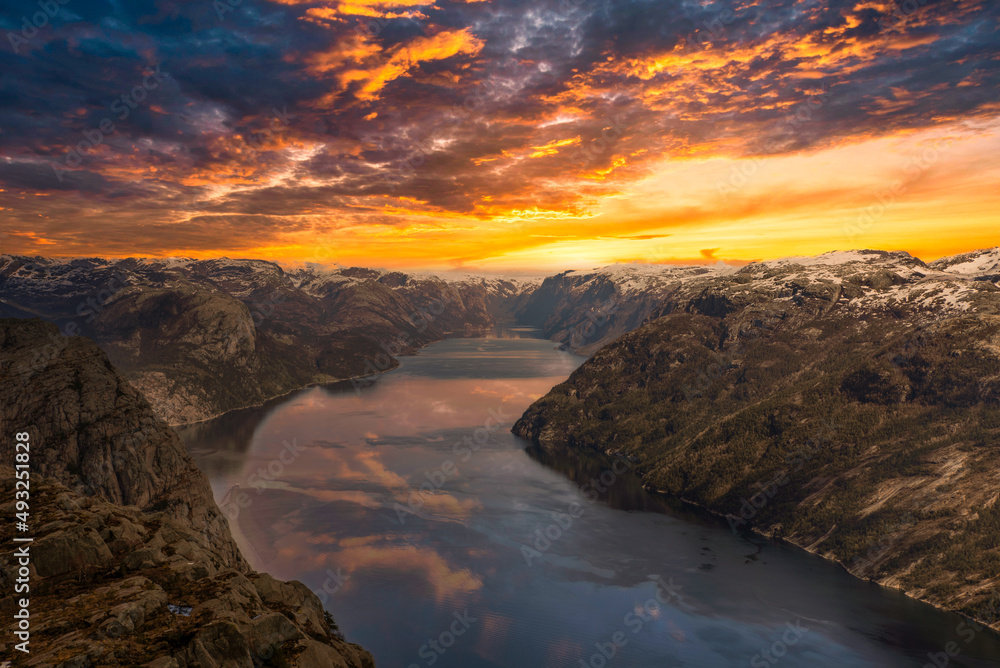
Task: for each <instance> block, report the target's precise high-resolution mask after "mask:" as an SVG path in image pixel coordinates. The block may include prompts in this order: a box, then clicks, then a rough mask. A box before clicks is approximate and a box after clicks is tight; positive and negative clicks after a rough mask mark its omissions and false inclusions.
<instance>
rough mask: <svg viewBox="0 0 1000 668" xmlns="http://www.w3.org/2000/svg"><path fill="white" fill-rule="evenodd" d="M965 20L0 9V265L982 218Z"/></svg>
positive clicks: (543, 249)
mask: <svg viewBox="0 0 1000 668" xmlns="http://www.w3.org/2000/svg"><path fill="white" fill-rule="evenodd" d="M998 18H1000V3H996V2H990V1H988V0H905V1H904V2H893V1H889V0H822V1H818V0H817V1H813V0H755V1H744V0H735V1H730V0H719V1H716V2H698V1H687V0H685V1H682V2H674V1H671V0H653V1H649V2H646V1H629V0H531V1H530V2H529V1H520V0H478V1H477V0H469V1H462V0H437V1H436V2H427V1H426V0H196V1H194V2H172V1H170V0H162V1H156V2H145V1H142V0H114V1H111V2H101V1H90V0H30V1H29V0H23V1H22V0H0V34H2V38H0V246H2V251H3V252H5V253H19V254H28V255H44V256H105V257H127V256H158V257H165V256H183V257H196V258H209V257H218V256H228V257H257V258H264V259H271V260H277V261H279V262H284V263H289V264H294V263H297V262H319V263H326V264H345V265H368V266H383V267H398V268H414V269H418V268H424V269H439V270H448V269H455V270H482V271H524V270H546V271H547V270H556V269H566V268H578V267H590V266H597V265H601V264H609V263H613V262H622V261H642V262H671V263H674V262H680V263H699V262H711V263H714V262H718V261H719V260H723V261H727V262H741V261H743V262H745V261H750V260H756V259H770V258H775V257H782V256H789V255H811V254H818V253H822V252H826V251H830V250H836V249H840V250H843V249H851V248H880V249H887V250H906V251H909V252H910V253H912V254H913V255H916V256H918V257H921V258H923V259H925V260H930V259H934V258H937V257H940V256H943V255H950V254H954V253H959V252H964V251H968V250H973V249H976V248H983V247H991V246H994V245H997V243H998V236H1000V235H998V234H997V230H998V227H1000V226H998V221H1000V213H998V212H1000V188H998V187H997V186H998V184H1000V160H998V158H997V156H998V155H1000V21H998Z"/></svg>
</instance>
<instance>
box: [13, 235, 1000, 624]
mask: <svg viewBox="0 0 1000 668" xmlns="http://www.w3.org/2000/svg"><path fill="white" fill-rule="evenodd" d="M0 316H7V317H11V318H21V319H24V318H35V317H40V318H43V319H45V320H48V321H50V322H51V323H53V324H54V326H51V325H50V326H46V327H44V328H40V329H37V330H35V336H36V338H39V340H38V341H36V342H35V346H34V347H33V350H32V351H31V353H30V354H27V353H24V354H21V355H19V357H18V359H17V364H16V368H14V367H11V369H12V370H11V371H10V372H11V373H15V374H16V375H17V377H18V378H22V379H23V381H24V382H28V383H30V382H32V379H33V378H36V377H38V378H41V377H44V375H45V374H46V373H48V372H49V367H50V366H51V364H52V361H53V360H65V359H66V355H68V354H69V352H68V351H76V350H77V348H78V347H79V345H80V344H79V343H77V342H78V341H82V340H83V339H80V338H78V337H74V336H65V335H66V334H70V335H74V334H83V335H85V336H88V337H91V338H92V339H93V340H94V341H95V342H96V343H97V345H98V346H99V347H100V349H99V350H98V348H97V347H95V346H92V345H91V347H90V348H89V351H90V352H89V353H88V355H90V356H92V357H95V358H98V357H99V355H103V354H106V355H107V358H108V360H107V362H102V364H106V366H108V368H109V369H113V368H118V369H120V370H121V374H122V377H124V378H125V379H127V381H128V383H127V384H128V385H129V386H130V387H131V388H134V389H135V390H137V391H138V393H140V394H141V395H142V396H143V398H144V400H146V401H148V402H149V405H150V410H151V415H152V414H155V415H156V416H157V417H159V418H162V419H163V420H165V421H167V422H169V423H171V424H181V423H188V422H193V421H198V420H203V419H206V418H208V417H212V416H214V415H217V414H220V413H222V412H225V411H227V410H231V409H233V408H238V407H242V406H246V405H250V404H255V403H260V402H263V401H265V400H267V399H268V398H270V397H273V396H275V395H278V394H282V393H284V392H288V391H290V390H292V389H295V388H298V387H301V386H303V385H306V384H310V383H323V382H327V381H332V380H335V379H344V378H358V377H365V376H370V375H373V374H376V373H379V372H382V371H385V370H388V369H390V368H393V367H394V366H396V365H397V364H398V361H397V357H398V356H399V355H405V354H410V353H413V352H415V351H416V350H418V349H419V348H420V347H421V346H423V345H426V344H428V343H430V342H433V341H436V340H439V339H442V338H444V337H447V336H455V335H483V334H487V333H489V332H492V331H493V330H494V328H495V327H496V326H497V325H498V324H502V323H509V324H518V325H530V326H534V327H537V328H539V330H540V331H541V333H542V334H543V335H544V336H546V337H548V338H550V339H552V340H553V341H555V342H557V343H558V344H559V345H561V346H563V347H566V348H569V349H573V350H576V351H578V352H583V353H587V354H590V357H589V359H588V360H587V361H586V362H585V363H584V364H583V365H582V366H581V367H580V368H579V369H578V370H577V371H576V372H574V373H573V374H572V375H571V377H570V378H569V379H568V380H567V381H565V382H564V383H562V384H560V385H558V386H556V387H555V388H553V389H552V390H551V391H550V392H549V393H548V394H547V395H546V396H544V397H542V398H541V399H539V400H538V401H537V402H535V403H534V404H533V405H532V406H531V407H530V408H529V409H528V410H527V412H526V413H525V414H524V416H522V417H521V419H520V420H519V421H518V422H517V424H516V425H515V427H514V432H515V433H516V434H517V435H519V436H521V437H523V438H525V439H527V440H530V441H533V442H535V443H537V444H539V445H540V446H542V447H543V448H546V449H551V450H557V449H558V450H560V451H562V450H565V449H569V450H577V451H579V450H581V449H585V450H588V451H590V450H593V451H598V452H603V453H614V454H619V455H625V456H627V457H628V458H629V459H630V460H632V461H634V462H636V466H637V470H638V472H639V473H640V475H641V476H642V479H643V481H644V484H645V486H646V487H647V488H648V489H650V490H652V491H655V492H660V493H664V494H668V495H670V496H673V497H676V498H679V499H682V500H685V501H687V502H690V503H693V504H696V505H699V506H701V507H703V508H706V509H708V510H709V511H711V512H713V513H716V514H718V515H719V516H721V517H724V518H726V519H727V521H728V522H729V524H730V526H731V527H732V528H733V530H734V531H755V532H758V533H760V534H763V535H765V536H770V537H774V538H781V539H784V540H787V541H789V542H791V543H794V544H796V545H799V546H801V547H803V548H804V549H807V550H809V551H811V552H814V553H816V554H819V555H822V556H823V557H826V558H828V559H833V560H836V561H838V562H839V563H841V564H843V565H844V567H845V568H847V569H848V570H849V571H850V572H852V573H853V574H855V575H857V576H858V577H862V578H867V579H871V580H874V581H877V582H879V583H881V584H883V585H886V586H891V587H896V588H899V589H901V590H903V591H904V592H906V593H907V594H908V595H910V596H913V597H915V598H919V599H921V600H924V601H928V602H930V603H933V604H935V605H938V606H941V607H943V608H946V609H950V610H956V611H960V612H962V613H963V614H966V615H968V616H970V617H973V618H976V619H978V620H980V621H984V622H986V623H988V624H990V625H993V626H994V627H995V628H1000V626H998V614H1000V592H998V591H997V590H996V589H995V587H996V586H997V585H1000V505H998V504H997V500H998V498H1000V492H998V491H997V490H1000V449H998V445H997V444H998V437H1000V248H992V249H984V250H980V251H975V252H972V253H965V254H962V255H958V256H954V257H948V258H942V259H940V260H937V261H934V262H930V263H925V262H923V261H921V260H920V259H918V258H915V257H912V256H910V255H909V254H907V253H905V252H899V251H894V252H893V251H878V250H859V251H835V252H830V253H826V254H823V255H819V256H815V257H796V258H784V259H780V260H772V261H765V262H756V263H752V264H748V265H746V266H743V267H734V266H730V265H725V264H721V263H720V264H716V265H712V266H666V265H642V264H627V265H614V266H610V267H604V268H599V269H594V270H590V271H568V272H563V273H560V274H557V275H555V276H549V277H546V278H544V279H534V280H533V279H517V280H514V279H504V278H495V277H483V276H463V277H449V278H446V279H443V278H439V277H434V276H428V275H413V274H405V273H401V272H392V271H383V270H375V269H364V268H336V269H324V268H320V267H315V266H307V267H304V268H298V269H287V270H286V269H283V268H282V267H280V266H278V265H277V264H274V263H270V262H265V261H260V260H227V259H220V260H205V261H197V260H180V259H173V260H150V259H145V260H144V259H125V260H100V259H78V260H53V259H45V258H26V257H15V256H0ZM38 326H39V327H40V324H38ZM57 328H58V329H57ZM43 335H44V336H43ZM42 339H44V340H42ZM74 354H75V355H77V357H79V356H80V355H79V354H77V353H74ZM84 357H85V356H84ZM81 359H83V358H81ZM115 373H117V372H115ZM65 431H66V434H69V433H70V432H71V431H72V429H71V428H69V427H67V428H66V430H65ZM130 447H131V446H130ZM78 459H79V458H78ZM84 459H85V458H84ZM140 459H141V458H140ZM80 461H83V460H80ZM78 466H83V464H79V465H78ZM88 466H90V465H88ZM115 466H117V465H115ZM52 467H53V468H52V469H51V470H49V469H46V471H45V472H43V473H45V474H46V475H52V476H53V477H54V478H55V479H56V480H58V481H60V482H61V483H62V484H66V481H67V480H69V482H73V481H74V480H76V478H73V477H72V476H73V475H76V473H75V470H69V469H66V470H63V469H60V468H59V465H57V464H56V463H53V464H52ZM113 468H114V466H113ZM80 470H84V469H83V468H81V469H80ZM86 470H93V469H92V467H91V468H88V469H86ZM67 476H69V477H68V478H67ZM100 489H103V490H104V491H103V492H100V493H101V494H104V495H105V496H107V497H108V499H109V500H110V501H112V502H118V503H134V501H128V500H127V499H126V497H125V496H124V492H121V493H119V492H115V491H114V488H113V486H110V487H108V488H107V489H104V488H103V487H102V488H100ZM99 491H100V490H99ZM81 493H94V490H93V489H91V490H83V491H82V492H81ZM116 494H117V496H116ZM150 494H151V492H146V493H145V496H142V495H140V497H138V498H142V499H145V498H146V497H149V498H152V496H150ZM230 557H232V555H230ZM233 558H234V557H233ZM232 565H233V567H237V566H239V564H238V563H236V562H233V564H232Z"/></svg>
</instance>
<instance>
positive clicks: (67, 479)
mask: <svg viewBox="0 0 1000 668" xmlns="http://www.w3.org/2000/svg"><path fill="white" fill-rule="evenodd" d="M0 377H2V379H3V384H2V386H0V398H2V408H0V416H2V420H0V422H2V423H3V424H4V425H5V426H6V425H10V426H11V427H12V428H14V429H16V430H17V431H26V432H28V433H29V434H30V441H29V442H30V444H31V459H30V470H31V481H30V482H31V516H30V526H31V530H30V535H32V536H33V537H34V543H32V544H31V546H30V550H31V590H30V600H31V612H32V618H31V619H32V627H31V628H32V635H31V654H30V655H24V656H21V655H20V653H17V654H18V658H19V659H20V661H21V663H20V664H18V665H25V666H56V665H68V666H79V667H87V666H154V667H157V668H196V667H197V668H209V667H222V666H226V667H233V668H235V667H240V668H251V667H252V666H260V665H287V666H301V667H309V668H320V667H325V666H331V665H340V666H347V667H351V668H354V667H357V668H364V667H370V666H373V665H374V664H373V661H372V658H371V655H370V654H368V653H367V652H365V651H364V650H363V649H361V648H360V647H358V646H356V645H351V644H350V643H347V642H344V641H343V640H342V639H341V638H340V637H339V634H338V633H337V632H336V630H335V626H331V624H332V621H331V620H329V618H328V617H327V616H326V615H325V614H324V610H323V607H322V605H321V603H320V601H319V599H318V598H317V597H316V596H315V595H314V594H313V593H312V592H311V591H309V589H308V588H306V587H305V586H304V585H302V584H301V583H297V582H293V583H285V582H280V581H278V580H275V579H274V578H271V577H270V576H267V575H265V574H259V573H255V572H253V571H252V570H251V569H250V568H249V566H248V565H247V563H246V561H245V560H244V559H243V557H242V555H241V554H240V552H239V549H238V547H237V546H236V543H235V542H234V541H233V539H232V537H231V535H230V533H229V525H228V522H227V521H226V519H225V517H224V516H223V514H222V512H221V511H220V510H219V508H218V506H216V504H215V502H214V500H213V497H212V492H211V488H210V486H209V484H208V480H207V478H206V477H205V476H204V475H203V474H202V473H201V472H200V471H199V470H198V469H197V467H195V465H194V463H193V462H192V461H191V459H190V458H189V457H188V455H187V452H186V451H185V449H184V446H183V444H182V443H181V442H180V440H179V439H178V438H177V435H176V434H175V433H174V432H173V431H172V430H171V429H170V428H169V427H167V426H166V425H165V424H164V423H163V422H162V421H161V420H160V419H159V418H157V417H156V416H155V415H154V414H153V412H152V410H151V409H150V407H149V404H148V403H147V402H146V400H145V399H143V397H142V396H141V395H139V393H138V392H137V391H136V390H135V389H134V388H133V387H132V386H131V385H130V384H129V382H128V381H127V380H126V379H125V378H124V377H123V376H122V375H121V374H119V373H118V372H117V371H116V370H115V368H114V367H113V366H112V365H111V363H110V362H109V361H108V359H107V357H106V356H105V355H104V353H103V352H101V350H100V349H99V348H98V347H97V346H96V345H95V344H94V343H93V342H92V341H90V340H88V339H84V338H78V337H73V338H67V337H62V336H59V335H58V334H57V330H56V328H55V326H54V325H51V324H48V323H43V322H41V321H37V320H0ZM9 463H10V462H9V461H5V462H2V463H0V481H2V482H0V509H2V510H3V511H4V512H5V513H7V516H8V517H11V516H13V513H14V512H15V504H14V472H13V470H12V469H11V468H10V466H9ZM3 531H4V532H6V533H7V535H4V536H0V539H2V541H3V545H5V546H10V545H12V544H13V543H12V542H11V540H10V538H11V536H10V535H9V532H10V531H11V527H10V523H6V524H5V525H4V527H3ZM16 569H17V560H16V559H15V557H14V554H13V549H10V550H6V551H5V552H2V553H0V587H2V591H3V595H5V596H7V598H4V599H0V608H2V609H3V611H4V613H5V615H6V613H7V611H10V610H12V609H13V608H14V600H13V596H12V595H11V592H13V591H14V581H15V578H16ZM257 583H259V587H258V584H257ZM168 604H173V605H176V606H183V607H185V608H191V612H190V615H188V616H185V615H178V614H175V611H171V610H170V609H168V607H167V606H168ZM8 618H9V617H8ZM11 637H12V636H11V634H9V633H5V634H4V638H3V640H0V656H4V657H6V656H12V655H14V654H15V651H14V649H13V647H12V645H11V644H6V645H4V643H10V639H11Z"/></svg>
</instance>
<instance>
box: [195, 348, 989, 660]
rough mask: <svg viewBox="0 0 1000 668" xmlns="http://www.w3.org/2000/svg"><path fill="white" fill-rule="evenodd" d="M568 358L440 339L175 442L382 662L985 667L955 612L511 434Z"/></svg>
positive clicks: (274, 565) (261, 544) (980, 635)
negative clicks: (370, 373)
mask: <svg viewBox="0 0 1000 668" xmlns="http://www.w3.org/2000/svg"><path fill="white" fill-rule="evenodd" d="M514 334H515V335H516V334H517V332H514ZM582 361H583V358H580V357H577V356H574V355H570V354H568V353H565V352H561V351H558V350H556V349H555V348H554V346H553V344H552V343H551V342H549V341H546V340H542V339H538V338H530V337H529V338H489V339H487V338H483V339H451V340H447V341H443V342H440V343H437V344H434V345H431V346H428V347H427V348H424V349H423V350H421V351H420V353H419V354H418V355H416V356H414V357H408V358H404V359H403V364H402V366H401V367H400V368H398V369H396V370H394V371H391V372H389V373H386V374H383V375H381V376H380V377H378V378H377V379H375V380H373V381H367V382H365V383H363V384H352V383H340V384H338V385H335V386H329V387H324V388H319V387H316V388H308V389H305V390H301V391H298V392H295V393H293V394H291V395H288V396H286V397H283V398H281V399H279V400H275V401H273V402H272V403H270V404H269V405H267V406H265V407H263V408H260V409H251V410H244V411H237V412H234V413H230V414H227V415H225V416H222V417H221V418H218V419H216V420H213V421H210V422H207V423H202V424H199V425H195V426H192V427H188V428H186V429H184V430H183V431H182V437H183V438H184V440H185V442H186V443H187V445H188V448H189V449H190V451H191V453H192V455H193V456H194V457H195V459H196V460H197V462H198V464H199V466H200V467H201V468H202V470H203V471H205V472H206V473H207V474H208V475H209V477H210V478H211V480H212V485H213V489H214V491H215V495H216V499H217V500H218V501H219V503H220V505H223V506H224V507H229V508H230V509H233V508H235V509H236V510H230V513H229V514H230V517H231V520H230V521H231V524H232V525H233V528H234V534H235V535H236V536H237V540H238V542H239V543H240V546H241V547H242V548H243V550H244V553H245V554H247V556H248V558H249V559H250V561H251V562H252V563H253V565H254V567H255V568H257V569H259V570H266V571H268V572H270V573H272V574H274V575H275V576H276V577H279V578H282V579H297V580H301V581H303V582H305V583H306V584H307V585H308V586H310V587H311V588H313V589H314V591H316V592H317V593H318V595H319V596H320V598H321V599H323V600H324V601H325V605H326V607H327V609H328V610H329V611H330V612H331V613H332V614H333V616H334V618H335V619H336V620H337V621H338V623H339V625H340V628H341V630H342V631H343V632H344V633H345V634H346V636H347V638H348V639H349V640H351V641H353V642H357V643H360V644H361V645H363V646H364V647H366V648H367V649H369V650H370V651H371V652H372V653H373V654H374V656H375V660H376V664H377V665H378V666H380V667H392V666H402V667H410V666H430V665H434V666H443V667H448V666H454V667H459V668H474V667H479V666H490V667H493V666H505V667H506V666H509V667H514V668H529V667H533V666H539V667H549V666H553V667H560V666H566V667H567V668H581V667H588V666H590V667H593V668H601V667H602V666H609V667H611V666H621V667H623V668H628V667H644V666H657V667H671V666H692V667H694V666H712V667H715V666H750V667H751V668H756V667H761V668H763V667H769V666H777V665H780V666H789V667H791V666H808V667H810V668H813V667H816V668H819V667H827V666H829V667H831V668H833V667H837V668H840V667H842V666H922V665H924V664H928V663H929V662H930V661H931V658H930V657H929V656H928V653H930V654H932V655H934V654H938V653H940V652H943V651H944V650H945V647H946V645H947V644H948V643H949V642H952V643H954V645H952V648H953V649H954V648H956V647H957V649H958V651H959V654H958V656H956V657H953V658H950V659H948V661H949V663H947V665H948V666H977V667H978V666H997V665H1000V641H998V640H997V638H996V636H995V635H993V634H991V633H988V632H987V631H971V630H969V629H968V628H967V627H964V626H963V627H959V625H960V624H961V623H962V618H960V617H958V616H956V615H951V614H946V613H942V612H939V611H937V610H935V609H933V608H931V607H930V606H926V605H923V604H920V603H917V602H915V601H912V600H910V599H907V598H906V597H904V596H902V595H900V594H898V593H896V592H893V591H889V590H884V589H882V588H880V587H878V586H876V585H872V584H869V583H865V582H861V581H859V580H856V579H855V578H853V577H851V576H850V575H848V574H847V573H846V572H844V571H843V570H841V569H840V568H839V567H837V566H835V565H833V564H830V563H827V562H825V561H823V560H821V559H819V558H816V557H813V556H811V555H808V554H806V553H804V552H802V551H800V550H797V549H794V548H790V547H787V546H783V545H778V544H771V543H767V542H763V541H753V540H750V539H747V538H744V537H740V536H735V535H733V533H732V532H730V531H729V529H728V527H727V526H726V525H725V523H722V522H719V521H718V520H716V519H714V518H710V517H705V516H704V515H703V514H701V513H697V512H692V511H688V510H684V509H681V508H677V507H674V506H672V505H668V504H667V503H666V502H664V501H662V500H660V499H658V498H655V497H653V496H651V495H648V494H646V493H645V492H644V491H643V490H642V488H641V487H640V486H639V484H638V483H637V481H636V480H635V479H634V478H632V477H630V476H629V475H628V473H627V472H624V473H622V474H621V475H614V471H613V470H612V469H614V470H617V471H624V470H625V465H624V463H623V462H620V461H618V462H615V461H607V460H604V459H601V458H598V457H595V456H586V455H579V454H576V453H542V452H536V451H535V449H533V448H529V447H528V444H527V443H525V442H524V441H522V440H520V439H518V438H516V437H514V436H513V435H512V434H510V433H509V429H510V427H511V425H512V424H513V422H514V421H515V420H516V419H517V417H519V416H520V415H521V413H522V412H523V411H524V409H525V408H527V406H528V405H529V404H530V403H531V402H532V401H533V400H534V399H536V398H537V397H539V396H541V395H543V394H545V393H546V392H547V391H548V390H549V389H550V388H551V387H552V386H554V385H556V384H557V383H559V382H561V381H563V380H565V379H566V377H567V376H568V375H569V374H570V373H571V372H572V371H573V369H575V368H576V367H577V366H578V365H579V364H580V363H581V362H582ZM601 475H603V476H604V483H609V482H610V484H604V483H602V482H601V478H600V476H601ZM592 479H596V480H597V486H599V487H601V488H604V490H605V491H604V492H603V493H599V492H597V491H596V490H595V489H594V486H592V484H591V483H590V482H589V481H591V480H592ZM422 487H423V489H422ZM595 496H597V497H599V498H598V500H596V501H594V500H593V499H594V497H595ZM241 505H242V507H240V506H241ZM234 516H235V519H233V518H234ZM651 576H655V577H656V579H655V580H654V579H653V578H652V577H651ZM324 589H325V591H324ZM970 635H971V638H970ZM615 643H617V647H616V645H615ZM607 655H611V656H610V658H607ZM991 657H992V658H991ZM937 658H938V660H939V668H943V666H944V664H941V663H940V662H941V661H944V660H945V655H944V654H940V655H939V656H938V657H937ZM930 665H934V664H933V663H930Z"/></svg>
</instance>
